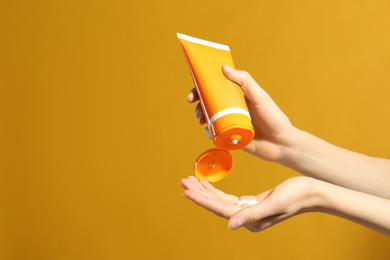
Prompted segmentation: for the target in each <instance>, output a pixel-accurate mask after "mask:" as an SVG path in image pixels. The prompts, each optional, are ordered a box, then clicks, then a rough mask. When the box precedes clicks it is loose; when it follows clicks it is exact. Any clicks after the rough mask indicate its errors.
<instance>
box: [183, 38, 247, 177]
mask: <svg viewBox="0 0 390 260" xmlns="http://www.w3.org/2000/svg"><path fill="white" fill-rule="evenodd" d="M177 36H178V38H179V40H180V43H181V46H182V48H183V51H184V54H185V57H186V59H187V63H188V66H189V68H190V71H191V74H192V77H193V80H194V83H195V88H196V91H197V94H198V97H199V101H200V104H201V107H202V110H203V114H204V116H205V118H206V122H207V126H208V128H209V130H210V133H211V138H212V140H213V143H214V145H215V146H216V147H217V148H218V149H212V150H209V151H206V152H205V153H203V154H202V155H200V156H199V158H198V160H197V162H196V163H195V175H196V176H197V177H198V179H206V180H208V181H218V180H220V179H222V178H224V177H225V176H226V175H227V174H228V173H229V171H230V169H231V167H232V165H233V161H232V159H231V155H230V154H229V153H228V152H227V151H229V150H237V149H241V148H243V147H245V146H246V145H248V144H249V143H250V142H251V141H252V139H253V136H254V130H253V126H252V123H251V118H250V114H249V112H248V107H247V105H246V102H245V98H244V95H243V92H242V90H241V88H240V87H239V86H238V85H237V84H235V83H233V82H231V81H230V80H228V79H227V78H226V77H225V76H224V75H223V73H222V70H221V68H222V65H223V64H226V65H229V66H231V67H233V68H234V64H233V59H232V56H231V53H230V48H229V46H227V45H222V44H218V43H214V42H209V41H205V40H201V39H198V38H194V37H191V36H187V35H184V34H180V33H178V34H177Z"/></svg>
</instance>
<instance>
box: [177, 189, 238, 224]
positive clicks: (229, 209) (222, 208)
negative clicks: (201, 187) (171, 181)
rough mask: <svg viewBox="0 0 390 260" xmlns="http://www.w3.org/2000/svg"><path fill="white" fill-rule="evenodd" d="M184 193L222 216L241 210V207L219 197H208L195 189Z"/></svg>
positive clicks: (225, 216) (198, 203)
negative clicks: (222, 200)
mask: <svg viewBox="0 0 390 260" xmlns="http://www.w3.org/2000/svg"><path fill="white" fill-rule="evenodd" d="M183 195H184V196H186V197H187V198H189V199H190V200H192V201H193V202H195V203H196V204H197V205H199V206H201V207H203V208H205V209H207V210H208V211H211V212H212V213H214V214H216V215H217V216H220V217H224V218H229V217H231V216H232V215H234V213H236V212H237V211H238V210H240V207H238V206H236V205H233V204H226V203H222V202H221V201H219V200H218V199H214V198H208V197H206V196H204V195H203V194H201V193H198V192H196V191H194V190H186V191H184V193H183Z"/></svg>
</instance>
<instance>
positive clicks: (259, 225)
mask: <svg viewBox="0 0 390 260" xmlns="http://www.w3.org/2000/svg"><path fill="white" fill-rule="evenodd" d="M288 218H289V217H288V216H287V215H286V214H280V215H275V216H270V217H267V218H264V219H262V220H260V221H258V222H256V223H253V224H249V225H246V226H245V228H246V229H248V230H250V231H252V232H259V231H264V230H265V229H267V228H269V227H271V226H274V225H276V224H278V223H280V222H282V221H284V220H286V219H288Z"/></svg>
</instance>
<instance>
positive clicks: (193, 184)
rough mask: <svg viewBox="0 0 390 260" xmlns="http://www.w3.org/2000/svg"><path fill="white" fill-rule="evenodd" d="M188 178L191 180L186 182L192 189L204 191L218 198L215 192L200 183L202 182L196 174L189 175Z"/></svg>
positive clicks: (206, 194) (209, 195)
mask: <svg viewBox="0 0 390 260" xmlns="http://www.w3.org/2000/svg"><path fill="white" fill-rule="evenodd" d="M187 180H188V181H189V182H185V183H186V185H187V186H188V187H190V188H191V189H193V190H196V191H198V192H203V193H205V196H208V197H212V198H217V196H216V195H215V194H214V193H212V192H210V191H209V190H207V189H206V188H205V187H204V186H203V185H202V184H200V182H199V181H198V179H197V178H196V177H195V176H188V177H187Z"/></svg>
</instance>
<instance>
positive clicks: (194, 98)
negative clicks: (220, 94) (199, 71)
mask: <svg viewBox="0 0 390 260" xmlns="http://www.w3.org/2000/svg"><path fill="white" fill-rule="evenodd" d="M198 100H199V98H198V94H197V93H196V89H195V88H193V89H191V92H190V93H189V94H188V95H187V102H188V103H194V102H196V101H198Z"/></svg>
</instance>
